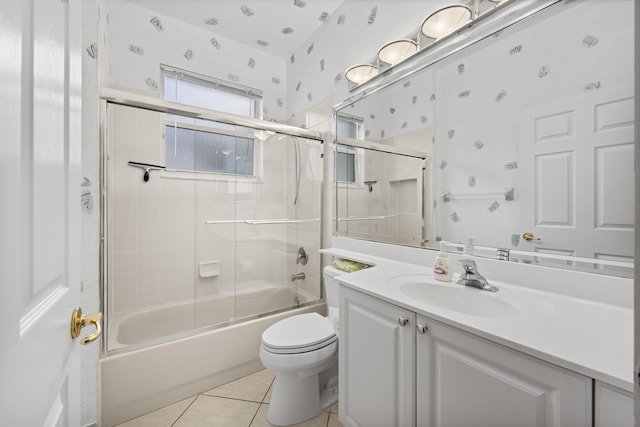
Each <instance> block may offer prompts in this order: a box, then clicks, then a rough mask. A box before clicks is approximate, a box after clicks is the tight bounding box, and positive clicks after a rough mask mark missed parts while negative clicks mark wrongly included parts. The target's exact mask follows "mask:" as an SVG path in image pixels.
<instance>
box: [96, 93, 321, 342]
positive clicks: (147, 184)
mask: <svg viewBox="0 0 640 427" xmlns="http://www.w3.org/2000/svg"><path fill="white" fill-rule="evenodd" d="M106 116H107V120H106V124H107V126H106V129H107V132H106V138H105V144H104V153H103V155H104V156H105V160H104V162H103V164H104V165H105V171H106V173H105V185H104V187H105V189H106V190H107V191H106V194H107V204H106V205H107V209H106V210H105V215H106V218H105V219H104V220H105V221H106V224H107V227H106V229H107V230H108V233H107V251H106V254H107V257H106V265H107V269H106V272H107V280H106V291H107V292H106V298H105V301H106V305H107V310H106V311H107V315H108V322H109V323H108V325H109V331H108V342H109V344H108V349H109V350H116V349H123V348H126V347H127V346H134V348H137V347H139V346H145V345H148V344H150V343H154V342H162V341H167V340H170V339H173V338H174V337H178V336H186V335H189V334H193V333H194V331H195V330H196V329H198V328H204V327H211V326H216V325H218V326H220V325H225V324H228V323H229V322H236V321H239V320H240V319H246V318H252V317H255V316H261V315H266V314H269V313H273V312H277V311H281V310H286V309H288V308H291V307H297V306H299V305H300V304H305V303H311V302H314V301H317V300H319V299H320V296H321V291H320V288H321V285H320V283H321V281H320V256H319V253H318V249H319V248H320V239H321V221H320V217H321V211H322V208H321V203H322V179H323V176H322V156H321V153H322V144H321V143H320V142H319V141H316V140H310V139H305V138H299V137H293V136H289V135H285V134H281V133H274V132H269V131H264V130H258V129H254V128H248V127H239V126H233V125H228V124H223V123H218V122H214V121H210V120H204V119H196V118H191V117H186V116H181V115H176V114H167V113H163V112H156V111H150V110H146V109H143V108H136V107H129V106H122V105H115V104H107V115H106ZM300 248H304V251H306V254H307V257H306V259H307V263H306V264H304V263H303V259H302V258H298V253H299V250H300ZM143 317H148V318H151V319H153V320H152V321H151V322H150V323H151V324H152V326H145V327H144V331H141V330H139V329H142V327H141V326H136V325H141V324H143V323H144V322H141V320H140V319H141V318H143Z"/></svg>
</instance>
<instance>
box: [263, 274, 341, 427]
mask: <svg viewBox="0 0 640 427" xmlns="http://www.w3.org/2000/svg"><path fill="white" fill-rule="evenodd" d="M341 273H342V272H340V271H339V270H337V269H335V268H334V267H325V268H324V272H323V276H324V286H325V292H326V299H327V306H328V312H329V316H328V317H323V316H321V315H319V314H318V313H305V314H299V315H296V316H292V317H288V318H286V319H283V320H280V321H279V322H276V323H274V324H273V325H271V326H270V327H268V328H267V329H266V330H265V331H264V332H263V334H262V345H261V346H260V360H261V361H262V364H263V365H264V366H265V367H266V368H269V369H271V370H273V371H274V372H275V374H276V379H275V381H274V383H273V392H272V396H271V402H270V403H269V409H268V411H267V420H268V421H269V422H270V423H271V424H274V425H278V426H285V425H290V424H296V423H300V422H302V421H305V420H308V419H310V418H313V417H315V416H317V415H319V414H320V413H322V412H323V411H324V410H326V409H327V408H329V407H330V406H332V405H334V404H335V403H336V402H337V401H338V283H337V282H336V280H335V277H336V276H337V275H339V274H341Z"/></svg>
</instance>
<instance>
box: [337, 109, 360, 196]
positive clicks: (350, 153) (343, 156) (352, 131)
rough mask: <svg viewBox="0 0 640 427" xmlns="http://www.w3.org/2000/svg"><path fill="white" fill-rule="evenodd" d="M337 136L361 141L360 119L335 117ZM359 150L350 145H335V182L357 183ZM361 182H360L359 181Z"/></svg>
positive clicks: (342, 116)
mask: <svg viewBox="0 0 640 427" xmlns="http://www.w3.org/2000/svg"><path fill="white" fill-rule="evenodd" d="M336 126H337V129H336V131H337V135H338V137H346V138H351V139H363V137H362V136H363V135H362V134H363V132H362V128H363V125H362V119H360V118H358V117H352V116H344V115H339V116H337V123H336ZM358 150H359V149H357V148H355V147H352V146H350V145H344V144H337V147H336V153H335V156H336V157H335V167H336V181H338V182H341V183H347V184H356V183H358V181H359V180H358V175H361V174H359V173H358V172H359V171H358V163H359V162H358V158H359V157H360V155H359V152H358ZM360 181H361V180H360Z"/></svg>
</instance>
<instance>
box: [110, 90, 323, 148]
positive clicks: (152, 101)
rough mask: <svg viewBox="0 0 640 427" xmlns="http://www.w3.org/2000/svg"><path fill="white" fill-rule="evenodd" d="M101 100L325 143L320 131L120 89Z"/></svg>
mask: <svg viewBox="0 0 640 427" xmlns="http://www.w3.org/2000/svg"><path fill="white" fill-rule="evenodd" d="M100 99H102V100H104V101H107V102H109V103H112V104H119V105H125V106H128V107H138V108H144V109H146V110H151V111H158V112H160V113H169V114H176V115H181V116H185V117H190V118H196V119H206V120H211V121H215V122H219V123H224V124H228V125H235V126H242V127H248V128H253V129H259V130H263V131H267V132H276V133H281V134H284V135H289V136H297V137H300V138H306V139H313V140H315V141H320V142H324V138H323V136H322V134H321V133H320V132H318V131H314V130H309V129H302V128H299V127H296V126H290V125H285V124H281V123H277V122H270V121H267V120H260V119H253V118H250V117H244V116H238V115H235V114H229V113H223V112H218V111H213V110H208V109H206V108H199V107H192V106H190V105H185V104H178V103H176V102H170V101H165V100H162V99H158V98H153V97H150V96H145V95H138V94H135V93H131V92H125V91H121V90H117V89H109V88H103V89H102V90H101V91H100Z"/></svg>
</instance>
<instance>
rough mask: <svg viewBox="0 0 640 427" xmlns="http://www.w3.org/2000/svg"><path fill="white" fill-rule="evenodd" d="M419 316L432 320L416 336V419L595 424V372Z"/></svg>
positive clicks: (490, 424) (509, 425)
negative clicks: (581, 371) (551, 361)
mask: <svg viewBox="0 0 640 427" xmlns="http://www.w3.org/2000/svg"><path fill="white" fill-rule="evenodd" d="M417 321H418V325H426V326H427V327H428V330H427V331H426V333H424V334H420V333H418V335H417V336H418V339H417V344H416V345H417V359H416V364H417V366H416V369H417V392H416V393H417V425H418V426H439V427H447V426H450V427H454V426H455V427H457V426H474V427H483V426H486V427H513V426H518V427H528V426H531V427H540V426H558V427H571V426H579V427H583V426H590V425H591V419H592V415H591V407H592V396H591V379H590V378H587V377H583V376H581V375H578V374H575V373H572V372H570V371H567V370H564V369H562V368H559V367H555V366H553V365H550V364H547V363H545V362H543V361H540V360H537V359H534V358H532V357H530V356H527V355H525V354H523V353H519V352H516V351H513V350H510V349H507V348H506V347H503V346H501V345H499V344H495V343H491V342H489V341H486V340H484V339H482V338H478V337H474V336H472V335H470V334H468V333H465V332H462V331H460V330H458V329H455V328H452V327H449V326H445V325H443V324H440V323H437V322H434V321H432V320H429V319H426V318H423V317H420V316H419V317H418V319H417ZM419 329H420V327H419ZM419 332H420V330H419Z"/></svg>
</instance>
